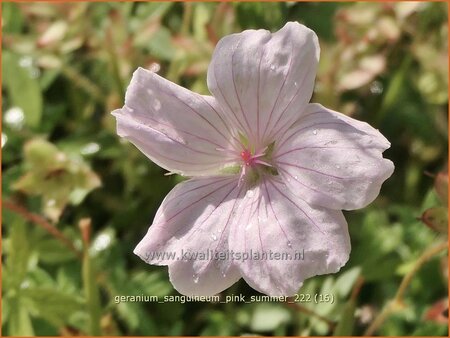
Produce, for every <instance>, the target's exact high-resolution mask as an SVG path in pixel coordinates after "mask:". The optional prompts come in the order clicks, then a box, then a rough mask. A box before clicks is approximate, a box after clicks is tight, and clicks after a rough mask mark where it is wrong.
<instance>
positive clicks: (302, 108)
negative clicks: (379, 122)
mask: <svg viewBox="0 0 450 338" xmlns="http://www.w3.org/2000/svg"><path fill="white" fill-rule="evenodd" d="M318 60H319V43H318V39H317V36H316V34H315V33H314V32H313V31H312V30H310V29H308V28H306V27H305V26H303V25H300V24H298V23H295V22H289V23H287V24H286V25H285V26H284V27H283V28H282V29H280V30H279V31H278V32H276V33H273V34H271V33H270V32H268V31H266V30H247V31H244V32H242V33H239V34H232V35H229V36H226V37H224V38H223V39H222V40H220V41H219V43H218V45H217V47H216V49H215V51H214V54H213V57H212V61H211V64H210V66H209V69H208V88H209V90H210V91H211V93H212V95H213V96H203V95H199V94H196V93H193V92H191V91H189V90H187V89H185V88H182V87H180V86H178V85H176V84H174V83H172V82H170V81H167V80H165V79H163V78H162V77H160V76H158V75H157V74H155V73H153V72H150V71H147V70H145V69H142V68H139V69H138V70H136V72H135V73H134V75H133V78H132V80H131V83H130V85H129V87H128V90H127V93H126V98H125V106H124V107H123V108H122V109H118V110H116V111H114V112H113V114H114V115H115V117H116V118H117V132H118V134H119V135H120V136H122V137H125V138H126V139H128V140H129V141H131V142H132V143H133V144H134V145H136V147H138V148H139V149H140V150H141V151H142V152H143V153H144V154H145V155H146V156H147V157H149V158H150V159H151V160H152V161H153V162H155V163H156V164H158V165H159V166H161V167H163V168H165V169H167V170H169V171H170V172H174V173H179V174H181V175H184V176H190V177H192V178H191V179H189V180H187V181H185V182H182V183H180V184H178V185H177V186H176V187H175V188H174V189H173V190H172V191H171V192H170V193H169V194H168V195H167V197H166V198H165V199H164V201H163V202H162V204H161V206H160V208H159V210H158V212H157V214H156V216H155V219H154V221H153V225H152V226H150V228H149V230H148V233H147V234H146V236H145V237H144V239H143V240H142V241H141V242H140V243H139V244H138V245H137V247H136V249H135V250H134V252H135V253H136V254H137V255H138V256H140V257H141V258H142V259H144V260H145V261H146V262H147V263H149V264H156V265H168V266H169V275H170V280H171V282H172V283H173V285H174V287H175V288H176V289H177V290H178V291H179V292H180V293H183V294H186V295H213V294H216V293H218V292H220V291H222V290H224V289H226V288H228V287H229V286H231V285H232V284H233V283H235V282H237V281H238V280H239V279H240V278H244V279H245V281H246V282H247V283H248V284H249V285H250V286H251V287H253V288H254V289H256V290H258V291H260V292H263V293H266V294H269V295H293V294H295V293H296V292H297V290H298V289H299V287H300V286H301V285H302V283H303V281H304V280H305V279H306V278H309V277H312V276H315V275H321V274H327V273H333V272H337V271H338V270H339V269H340V268H341V267H342V266H343V265H344V264H345V263H346V262H347V260H348V258H349V253H350V239H349V234H348V229H347V223H346V221H345V219H344V216H343V214H342V212H341V209H345V210H352V209H357V208H362V207H364V206H366V205H368V204H369V203H370V202H372V201H373V200H374V199H375V198H376V197H377V195H378V194H379V191H380V187H381V184H382V183H383V182H384V181H385V180H386V179H387V178H388V177H389V176H390V175H391V174H392V172H393V169H394V166H393V164H392V162H391V161H389V160H387V159H384V158H383V156H382V152H383V151H384V150H386V149H387V148H389V146H390V143H389V142H388V140H386V138H385V137H384V136H383V135H382V134H381V133H379V132H378V131H377V130H375V129H374V128H372V127H371V126H369V125H368V124H367V123H364V122H360V121H357V120H354V119H352V118H349V117H347V116H345V115H343V114H340V113H338V112H335V111H332V110H330V109H327V108H325V107H323V106H321V105H319V104H315V103H308V102H309V100H310V98H311V95H312V92H313V87H314V79H315V74H316V68H317V64H318ZM148 188H149V189H151V187H148ZM299 251H300V252H303V253H304V256H303V258H302V259H293V257H294V256H295V255H296V253H297V252H299ZM183 252H184V253H186V252H189V253H191V254H192V256H190V258H187V257H186V256H183ZM262 252H266V253H269V252H272V253H278V254H279V255H285V256H284V259H276V258H275V259H269V258H267V256H266V259H250V258H249V259H246V260H245V259H242V258H243V257H244V255H245V253H247V254H250V255H252V257H253V255H254V254H255V253H262ZM171 253H172V254H173V253H176V254H177V255H176V257H174V256H171ZM207 253H215V254H216V255H215V256H212V255H209V257H207V256H205V255H207ZM196 254H197V255H198V256H197V258H195V257H196V256H195V255H196ZM202 254H203V256H202ZM219 254H222V256H220V255H219ZM232 254H234V256H232ZM239 255H240V256H239ZM205 257H206V259H205ZM239 257H240V258H239ZM261 257H262V256H261ZM273 257H274V256H272V258H273ZM278 257H280V256H278ZM286 257H287V258H286ZM290 258H291V259H290ZM297 258H298V256H297Z"/></svg>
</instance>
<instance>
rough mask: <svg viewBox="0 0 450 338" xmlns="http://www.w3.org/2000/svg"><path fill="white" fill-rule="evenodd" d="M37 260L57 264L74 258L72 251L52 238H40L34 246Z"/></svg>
mask: <svg viewBox="0 0 450 338" xmlns="http://www.w3.org/2000/svg"><path fill="white" fill-rule="evenodd" d="M34 248H35V250H36V251H37V252H38V256H39V260H40V261H42V262H44V263H48V264H59V263H63V262H67V261H71V260H73V259H75V258H76V257H75V254H74V253H73V251H71V250H68V249H67V247H66V246H64V245H63V244H62V243H61V242H60V241H57V240H55V239H53V238H49V239H40V240H39V241H38V242H37V243H36V244H35V246H34Z"/></svg>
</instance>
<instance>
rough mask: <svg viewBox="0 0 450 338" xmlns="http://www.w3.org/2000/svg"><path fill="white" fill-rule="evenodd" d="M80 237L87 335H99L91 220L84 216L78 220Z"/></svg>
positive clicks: (99, 318)
mask: <svg viewBox="0 0 450 338" xmlns="http://www.w3.org/2000/svg"><path fill="white" fill-rule="evenodd" d="M78 225H79V227H80V230H81V237H82V238H83V267H82V269H83V271H82V275H83V287H84V293H85V295H86V303H87V307H88V313H89V332H88V333H89V335H90V336H100V335H101V334H102V331H101V327H100V320H101V308H100V295H99V290H98V286H97V281H96V279H95V269H94V267H93V265H92V260H91V256H90V255H89V246H90V231H91V220H90V219H88V218H86V219H82V220H80V222H79V224H78Z"/></svg>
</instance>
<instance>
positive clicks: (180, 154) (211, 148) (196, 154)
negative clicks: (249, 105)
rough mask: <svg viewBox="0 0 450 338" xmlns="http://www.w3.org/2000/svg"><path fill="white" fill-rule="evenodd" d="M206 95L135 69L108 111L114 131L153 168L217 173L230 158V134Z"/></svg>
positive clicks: (187, 173) (193, 173) (193, 172)
mask: <svg viewBox="0 0 450 338" xmlns="http://www.w3.org/2000/svg"><path fill="white" fill-rule="evenodd" d="M214 101H215V100H214V98H212V97H204V96H201V95H198V94H196V93H193V92H191V91H189V90H187V89H184V88H183V87H180V86H178V85H176V84H174V83H172V82H170V81H167V80H165V79H163V78H162V77H160V76H158V75H157V74H155V73H153V72H150V71H148V70H145V69H143V68H139V69H137V70H136V71H135V72H134V74H133V78H132V80H131V83H130V85H129V87H128V89H127V93H126V98H125V106H124V107H123V108H122V109H117V110H115V111H114V112H113V115H114V116H116V119H117V133H118V134H119V135H120V136H122V137H125V138H127V139H128V140H130V141H131V142H132V143H133V144H134V145H135V146H136V147H138V148H139V149H140V150H141V151H142V152H143V153H144V154H145V155H146V156H147V157H149V158H150V159H151V160H152V161H153V162H155V163H156V164H158V165H159V166H161V167H163V168H165V169H167V170H169V171H172V172H177V173H181V174H184V175H188V176H196V175H206V174H210V173H217V171H218V170H220V169H221V168H223V167H224V165H226V163H227V161H232V159H231V158H229V156H230V152H224V151H218V150H217V149H218V148H221V149H229V148H230V140H231V137H230V134H229V131H228V127H227V125H226V124H225V122H224V118H223V117H222V114H223V113H222V112H221V111H220V110H219V108H218V106H217V104H216V103H215V102H214Z"/></svg>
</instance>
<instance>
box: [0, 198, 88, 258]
mask: <svg viewBox="0 0 450 338" xmlns="http://www.w3.org/2000/svg"><path fill="white" fill-rule="evenodd" d="M2 204H3V207H5V208H6V209H8V210H10V211H12V212H14V213H16V214H18V215H20V216H22V217H23V218H25V219H26V220H27V221H30V222H32V223H34V224H36V225H39V226H40V227H41V228H43V229H44V230H46V231H47V232H48V233H49V234H50V235H52V236H53V237H55V238H56V239H57V240H59V241H60V242H61V243H63V244H64V245H65V246H66V247H67V248H69V249H70V250H71V251H73V252H74V253H75V255H77V257H79V258H81V253H80V251H79V250H78V249H77V248H75V246H74V245H73V243H72V242H71V241H70V239H68V238H67V237H66V236H64V234H63V233H62V232H61V231H59V230H58V229H57V228H56V227H54V226H53V225H52V224H50V223H49V222H48V221H47V220H46V219H45V218H44V217H42V216H40V215H37V214H34V213H32V212H30V211H28V210H27V209H26V208H25V207H23V206H21V205H19V204H16V203H14V202H12V201H8V200H4V201H3V203H2Z"/></svg>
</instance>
